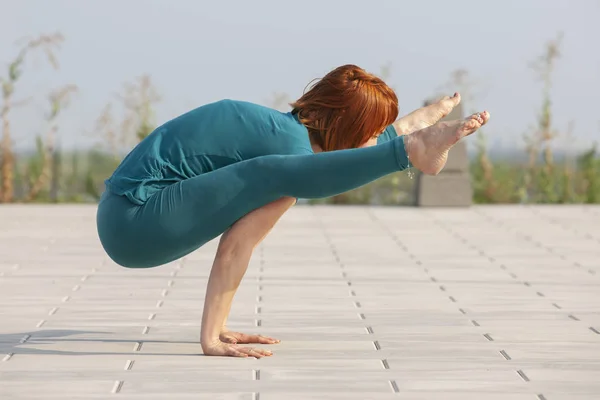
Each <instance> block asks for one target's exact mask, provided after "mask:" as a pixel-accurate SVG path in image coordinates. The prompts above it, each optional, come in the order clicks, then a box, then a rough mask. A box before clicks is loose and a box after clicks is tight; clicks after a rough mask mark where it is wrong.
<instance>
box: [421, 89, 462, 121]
mask: <svg viewBox="0 0 600 400" xmlns="http://www.w3.org/2000/svg"><path fill="white" fill-rule="evenodd" d="M460 100H461V98H460V94H459V93H454V96H452V97H448V96H444V97H442V98H441V99H439V100H438V101H437V102H436V103H433V104H430V105H428V106H427V107H424V108H423V116H422V117H421V120H422V123H423V124H425V125H424V126H423V128H425V127H428V126H431V125H434V124H436V123H438V121H439V120H440V119H442V118H444V117H445V116H446V115H448V114H450V112H451V111H452V110H453V109H454V107H456V106H457V105H458V104H459V103H460Z"/></svg>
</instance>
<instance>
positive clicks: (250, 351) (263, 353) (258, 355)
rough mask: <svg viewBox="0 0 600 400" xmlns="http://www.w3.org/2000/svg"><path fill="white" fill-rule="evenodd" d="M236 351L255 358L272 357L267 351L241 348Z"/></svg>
mask: <svg viewBox="0 0 600 400" xmlns="http://www.w3.org/2000/svg"><path fill="white" fill-rule="evenodd" d="M238 350H239V351H241V352H243V353H244V354H247V355H249V356H251V357H256V358H262V357H268V356H271V355H273V353H272V352H271V351H269V350H264V349H255V348H254V347H242V348H240V349H238Z"/></svg>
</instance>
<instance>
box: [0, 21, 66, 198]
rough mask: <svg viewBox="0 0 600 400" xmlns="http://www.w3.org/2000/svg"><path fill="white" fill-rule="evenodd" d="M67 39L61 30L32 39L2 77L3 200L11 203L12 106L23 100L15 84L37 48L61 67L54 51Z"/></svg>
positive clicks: (0, 145)
mask: <svg viewBox="0 0 600 400" xmlns="http://www.w3.org/2000/svg"><path fill="white" fill-rule="evenodd" d="M63 41H64V37H63V36H62V34H60V33H58V32H57V33H54V34H51V35H41V36H39V37H37V38H35V39H30V40H28V41H27V42H26V44H25V45H24V46H23V47H22V48H21V50H20V51H19V52H18V54H17V56H16V57H15V59H13V61H12V62H11V63H10V64H9V65H8V74H7V76H6V77H4V78H0V84H1V85H2V108H1V109H0V119H1V120H2V141H1V142H0V159H1V161H0V177H1V185H0V202H11V201H13V200H14V178H15V177H14V171H15V164H16V160H15V156H14V153H13V143H12V132H11V124H10V119H9V114H10V112H11V111H12V109H13V108H14V107H16V106H18V105H20V104H22V102H20V101H15V100H14V93H15V85H16V83H17V82H18V81H19V79H20V78H21V77H22V74H23V69H22V68H23V64H24V63H25V59H26V56H28V55H29V54H30V53H31V52H33V51H36V50H41V51H43V52H44V54H45V55H46V58H47V60H48V61H49V62H50V64H51V65H52V66H53V67H54V68H55V69H57V68H58V63H57V60H56V56H55V54H54V52H55V50H56V48H57V47H59V46H60V45H61V44H62V42H63Z"/></svg>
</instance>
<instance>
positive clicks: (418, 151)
mask: <svg viewBox="0 0 600 400" xmlns="http://www.w3.org/2000/svg"><path fill="white" fill-rule="evenodd" d="M489 119H490V113H488V112H487V111H484V112H482V113H477V114H473V115H471V116H470V117H467V118H465V119H464V120H459V121H448V122H438V123H437V124H435V125H432V126H430V127H428V128H425V129H421V130H419V131H416V132H414V133H411V134H409V135H406V136H404V143H405V147H406V152H407V154H408V158H409V160H410V163H411V164H412V165H413V166H414V167H415V168H417V169H418V170H419V171H421V172H423V173H424V174H427V175H437V174H439V173H440V171H441V170H442V169H443V168H444V166H445V165H446V161H447V160H448V151H449V150H450V149H451V148H452V146H454V145H455V144H456V143H457V142H458V141H459V140H460V139H462V138H464V137H466V136H469V135H471V134H472V133H474V132H475V131H477V129H479V128H481V127H482V126H483V125H485V124H486V123H487V122H488V120H489Z"/></svg>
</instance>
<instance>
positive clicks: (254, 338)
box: [219, 330, 281, 344]
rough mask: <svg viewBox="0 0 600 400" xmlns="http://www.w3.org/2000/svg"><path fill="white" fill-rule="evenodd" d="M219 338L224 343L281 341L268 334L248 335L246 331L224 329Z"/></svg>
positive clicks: (273, 342) (268, 342) (271, 342)
mask: <svg viewBox="0 0 600 400" xmlns="http://www.w3.org/2000/svg"><path fill="white" fill-rule="evenodd" d="M219 340H220V341H222V342H224V343H231V344H248V343H260V344H276V343H280V342H281V341H280V340H278V339H274V338H271V337H267V336H262V335H247V334H245V333H239V332H232V331H228V330H224V331H222V332H221V334H220V335H219Z"/></svg>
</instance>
